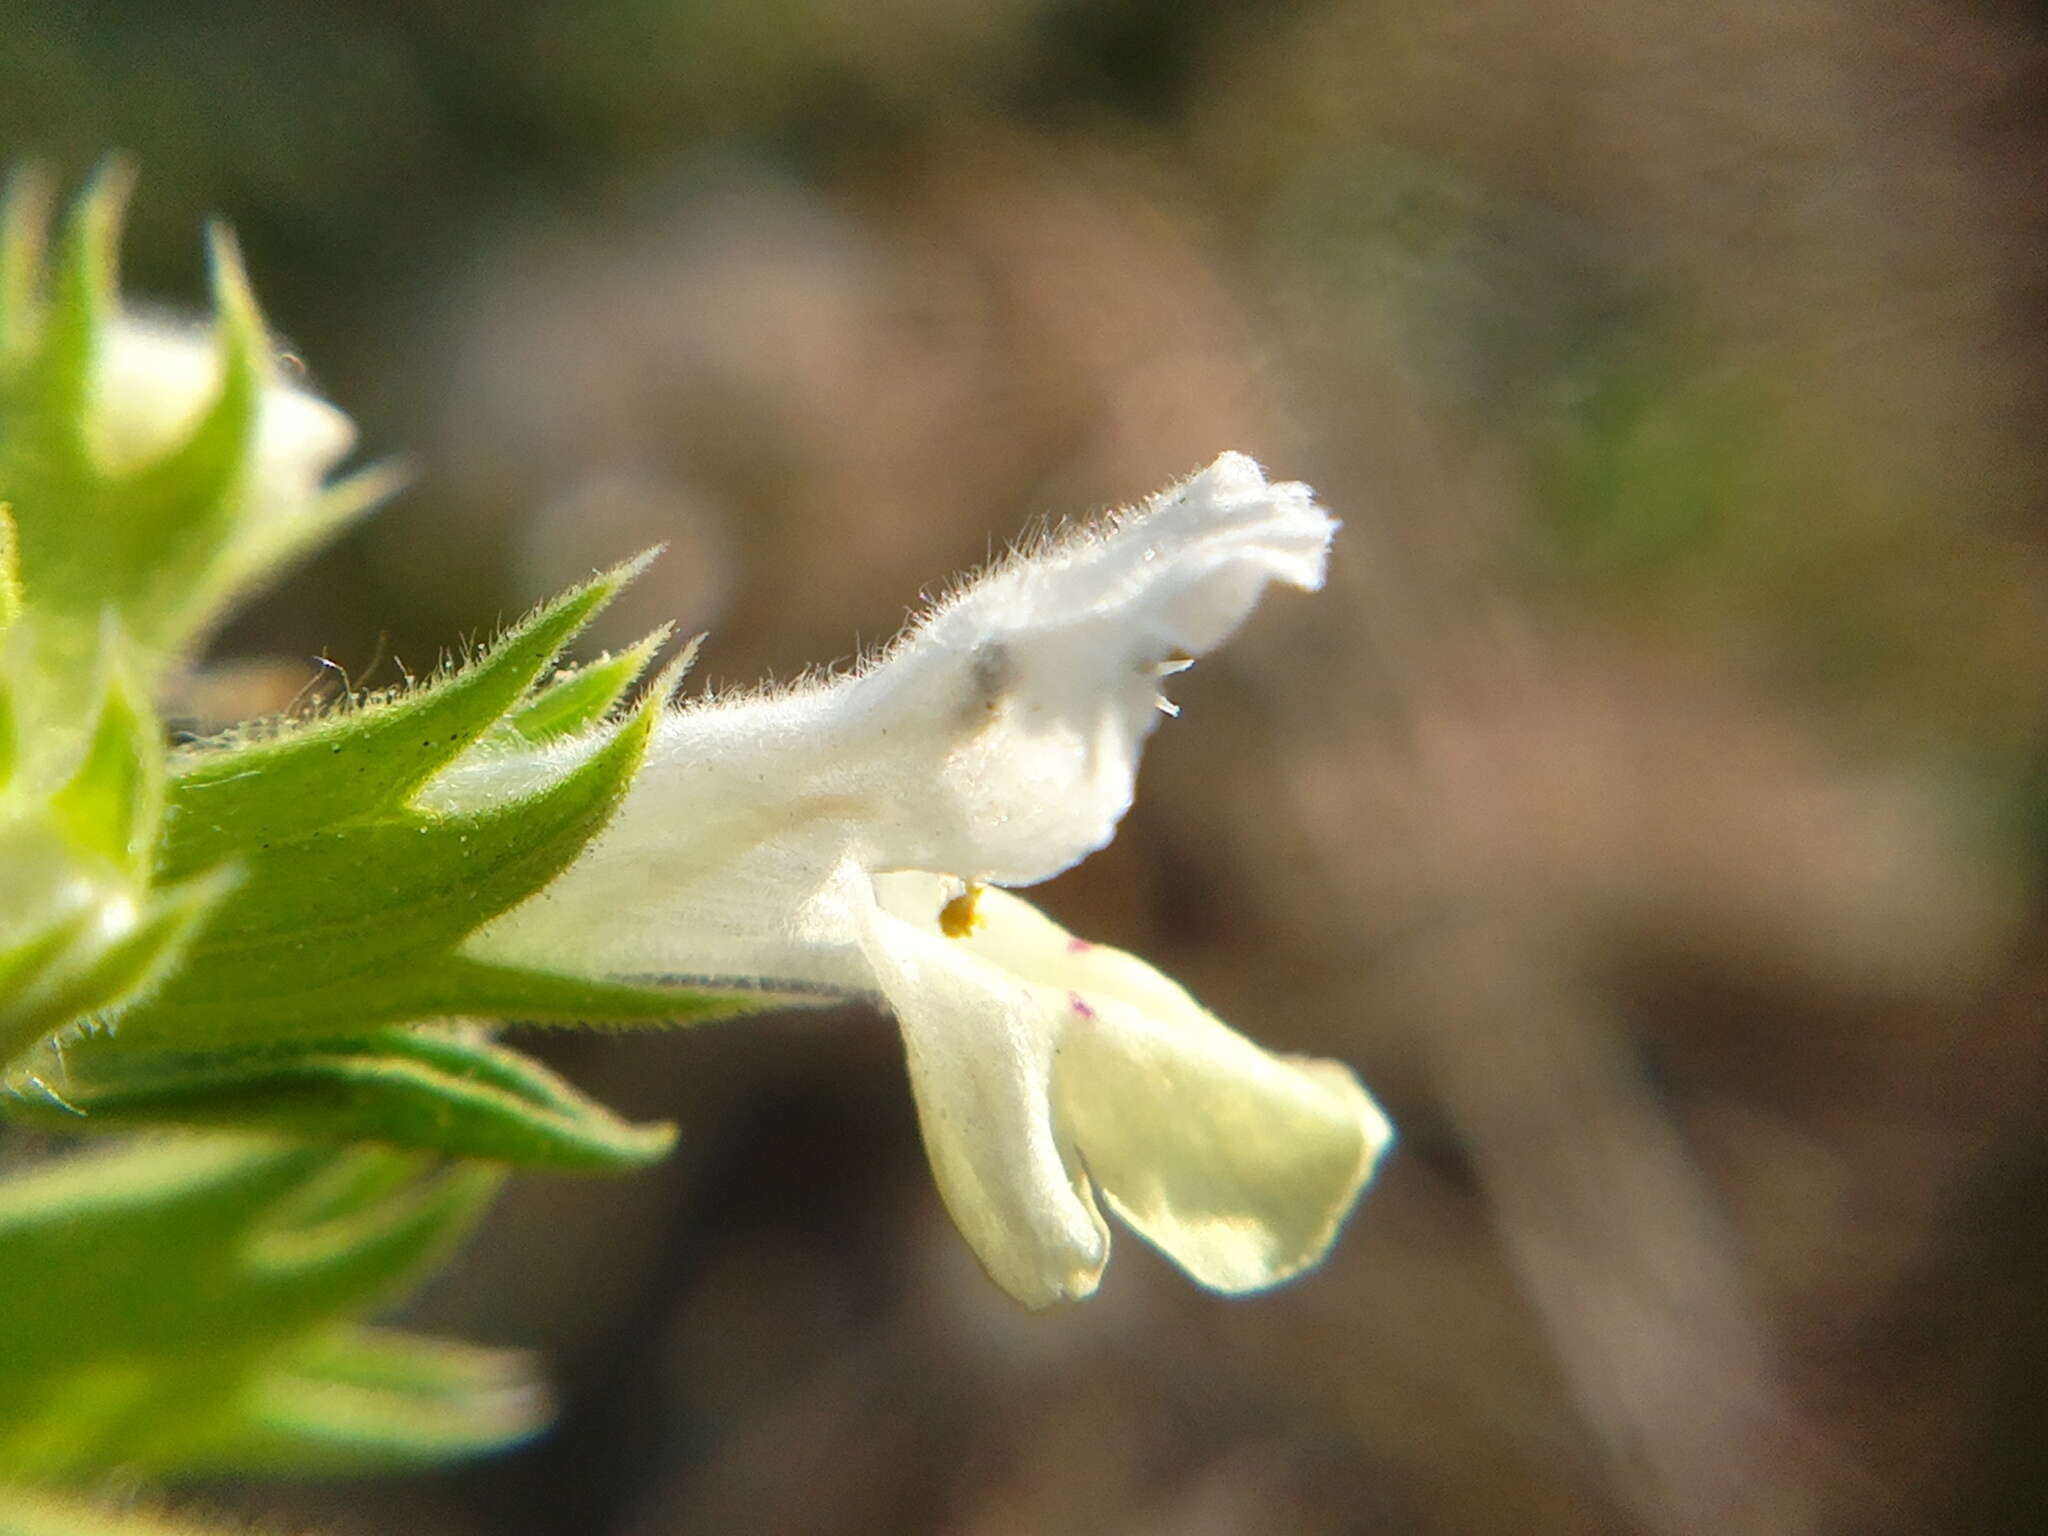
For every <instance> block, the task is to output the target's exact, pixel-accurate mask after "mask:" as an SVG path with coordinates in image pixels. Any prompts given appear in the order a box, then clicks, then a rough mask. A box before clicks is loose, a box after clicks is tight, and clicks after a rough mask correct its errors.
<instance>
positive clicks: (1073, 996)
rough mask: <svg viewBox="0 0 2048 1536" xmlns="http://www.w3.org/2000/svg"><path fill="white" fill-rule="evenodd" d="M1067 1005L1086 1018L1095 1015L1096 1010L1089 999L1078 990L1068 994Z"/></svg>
mask: <svg viewBox="0 0 2048 1536" xmlns="http://www.w3.org/2000/svg"><path fill="white" fill-rule="evenodd" d="M1067 1006H1068V1007H1069V1008H1071V1009H1073V1010H1074V1012H1076V1013H1078V1014H1079V1015H1081V1017H1082V1018H1084V1019H1092V1018H1094V1017H1095V1010H1094V1009H1093V1008H1090V1007H1089V1006H1088V1002H1087V999H1085V998H1083V997H1082V996H1081V994H1080V993H1078V992H1069V993H1068V994H1067Z"/></svg>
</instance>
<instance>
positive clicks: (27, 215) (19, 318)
mask: <svg viewBox="0 0 2048 1536" xmlns="http://www.w3.org/2000/svg"><path fill="white" fill-rule="evenodd" d="M55 202H56V188H55V186H54V185H53V184H52V182H51V180H50V177H49V176H48V175H47V174H46V173H45V172H44V171H43V170H42V169H41V168H40V167H37V166H32V165H21V166H16V167H15V168H14V170H13V171H11V172H10V173H9V174H8V177H7V182H6V185H5V186H4V187H0V369H4V368H6V367H7V366H8V365H9V364H10V363H11V362H12V361H13V360H14V359H16V358H18V357H19V356H21V355H22V354H24V353H25V352H26V351H27V350H28V348H29V346H30V344H31V343H32V341H33V340H34V336H35V326H36V319H37V311H38V306H39V305H40V304H41V302H42V281H43V245H44V242H45V240H46V239H47V238H48V234H49V228H50V211H51V209H52V208H53V207H54V206H55Z"/></svg>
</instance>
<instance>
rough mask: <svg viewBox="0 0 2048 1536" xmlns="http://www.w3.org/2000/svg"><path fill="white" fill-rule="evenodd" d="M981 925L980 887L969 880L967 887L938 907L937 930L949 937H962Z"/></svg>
mask: <svg viewBox="0 0 2048 1536" xmlns="http://www.w3.org/2000/svg"><path fill="white" fill-rule="evenodd" d="M980 926H981V887H980V886H979V885H976V884H975V883H974V882H973V881H969V882H968V884H967V889H966V890H964V891H962V892H961V893H960V894H959V895H958V896H955V897H954V898H953V899H952V900H951V901H949V902H947V903H946V904H945V905H944V906H943V907H941V908H939V932H941V933H943V934H944V935H945V936H946V937H947V938H949V939H964V938H966V937H967V935H969V934H970V933H972V932H974V930H975V929H977V928H979V927H980Z"/></svg>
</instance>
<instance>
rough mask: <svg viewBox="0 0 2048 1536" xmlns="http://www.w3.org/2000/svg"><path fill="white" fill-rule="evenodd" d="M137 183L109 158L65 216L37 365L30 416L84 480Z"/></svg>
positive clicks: (41, 441) (53, 450) (46, 445)
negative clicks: (97, 372)
mask: <svg viewBox="0 0 2048 1536" xmlns="http://www.w3.org/2000/svg"><path fill="white" fill-rule="evenodd" d="M134 186H135V173H134V170H133V168H132V167H131V166H130V165H129V164H128V163H127V162H126V161H124V160H119V159H113V160H108V161H107V162H105V163H104V164H103V165H102V166H101V167H100V169H99V172H98V174H97V175H95V176H94V177H93V180H92V185H91V186H90V187H88V188H87V190H86V192H85V194H84V195H83V196H82V197H80V198H79V199H78V201H77V202H76V203H75V204H74V205H73V206H72V209H71V213H70V216H69V217H68V218H67V219H66V220H65V224H64V231H63V235H62V237H61V239H60V241H59V244H58V254H57V269H56V273H55V281H54V284H53V290H54V291H53V292H52V294H51V298H50V302H49V304H48V305H47V307H46V308H45V309H44V310H43V312H42V314H41V315H40V317H39V319H40V322H41V323H40V326H39V331H38V335H37V338H36V339H37V348H36V352H35V357H34V361H33V363H32V364H31V365H30V369H29V374H30V386H29V391H28V397H29V400H30V402H31V408H30V413H29V414H30V420H31V422H32V424H33V427H34V428H35V429H36V432H35V435H36V437H37V439H38V446H39V447H40V448H41V449H42V450H43V452H45V453H46V454H48V455H49V456H50V457H51V458H52V459H53V460H54V461H55V462H56V464H57V465H58V466H59V467H60V468H61V469H62V470H65V471H69V473H70V475H71V476H72V477H73V478H83V477H84V473H85V471H86V468H87V466H88V465H89V463H90V460H91V451H90V447H89V443H88V438H87V431H86V420H87V413H88V412H89V411H90V410H91V408H92V363H93V357H94V355H95V353H96V352H97V350H98V347H99V338H100V333H101V332H102V331H103V330H104V328H105V327H106V325H107V323H108V322H109V321H110V320H112V318H113V317H114V314H115V312H116V310H117V308H118V306H119V303H120V300H119V296H118V288H119V278H120V266H119V247H120V237H121V216H122V213H123V211H124V210H125V209H126V207H127V205H128V196H129V193H130V192H131V191H132V190H133V189H134ZM15 281H17V282H22V281H23V280H22V279H21V278H19V277H17V278H16V279H15ZM23 286H26V284H25V283H24V284H23Z"/></svg>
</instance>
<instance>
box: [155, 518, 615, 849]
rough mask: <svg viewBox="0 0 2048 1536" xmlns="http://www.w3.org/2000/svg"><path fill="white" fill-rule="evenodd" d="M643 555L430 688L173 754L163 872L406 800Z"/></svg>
mask: <svg viewBox="0 0 2048 1536" xmlns="http://www.w3.org/2000/svg"><path fill="white" fill-rule="evenodd" d="M646 559H647V557H646V556H642V557H641V558H640V559H639V560H635V561H630V562H628V563H627V564H625V565H621V566H618V567H615V568H614V569H612V570H611V571H608V572H606V573H605V574H604V575H602V576H599V577H597V578H596V579H595V580H593V581H590V582H587V583H585V584H584V585H583V586H580V587H577V588H574V589H573V590H571V591H569V592H567V593H565V594H564V595H563V596H561V597H559V598H557V599H555V600H554V601H553V602H552V603H549V604H547V605H546V606H545V607H542V608H540V609H538V610H536V611H535V612H534V613H533V614H531V615H530V616H529V617H527V618H526V619H525V620H524V621H522V622H521V623H520V624H519V625H517V626H516V627H515V628H514V629H512V630H511V631H510V632H509V633H507V634H506V635H505V637H504V638H503V639H501V640H500V641H499V642H498V643H497V644H496V645H495V646H493V647H492V648H491V650H490V651H489V652H488V653H487V654H485V655H483V656H481V657H479V658H478V659H477V660H475V661H473V662H471V663H470V664H469V665H468V666H467V667H465V668H463V669H462V670H461V671H460V672H457V673H454V674H453V675H451V676H448V677H444V678H442V679H439V680H437V681H435V682H433V683H430V684H428V685H427V686H425V687H422V688H417V689H414V690H412V691H411V692H408V693H404V694H400V695H398V696H397V697H395V698H393V699H389V700H386V701H383V702H380V703H377V704H374V705H369V706H365V707H363V708H360V709H358V710H354V711H350V712H346V713H341V714H336V715H332V716H329V717H328V718H326V719H323V720H321V721H318V722H317V723H315V724H313V725H309V726H303V727H299V728H296V729H293V730H290V731H288V732H287V733H285V734H283V735H280V736H277V737H275V738H273V739H270V740H264V741H253V742H249V743H246V744H243V745H239V746H230V747H224V748H223V747H209V748H200V749H195V750H193V751H190V752H187V753H185V754H183V755H182V756H180V757H179V758H178V759H176V760H174V762H173V764H172V778H171V786H170V803H169V807H168V814H167V816H166V824H165V831H164V839H163V843H162V845H161V847H160V849H159V851H158V854H157V868H158V872H159V874H160V875H163V876H166V877H175V876H177V875H180V874H184V873H188V872H190V871H193V870H197V869H204V868H206V867H208V866H209V865H213V864H217V863H221V862H223V861H225V860H227V859H231V858H234V857H236V856H238V855H241V854H243V853H245V852H251V851H256V850H260V849H262V848H263V847H264V846H265V845H266V844H268V845H275V844H277V843H280V842H283V841H288V840H291V839H295V838H310V837H313V836H316V835H317V834H319V833H321V832H322V831H324V830H326V829H328V828H330V827H333V826H335V825H337V824H339V823H342V822H345V821H351V820H354V819H356V818H358V817H365V816H370V815H373V814H375V813H377V812H380V811H389V810H392V809H394V808H396V807H398V806H400V805H402V804H403V803H404V801H405V800H406V799H407V798H408V797H409V796H410V795H411V794H412V793H413V791H414V790H416V789H418V788H419V786H420V785H421V784H423V783H425V782H426V780H427V779H428V778H430V777H431V776H432V775H433V774H434V773H435V771H436V770H438V769H440V768H441V767H443V766H445V765H446V764H447V763H448V762H449V761H450V760H452V759H453V758H454V757H455V756H456V755H457V754H459V753H460V752H461V751H462V750H463V748H465V747H467V746H468V745H469V744H470V743H471V742H473V741H475V740H476V739H477V738H478V737H479V736H481V735H482V734H483V733H484V732H485V731H486V730H488V729H489V728H490V727H491V725H492V724H493V723H495V722H496V721H497V720H498V718H499V717H500V716H501V715H503V714H504V713H505V712H506V711H507V710H509V709H510V708H512V706H513V705H514V704H515V703H517V702H518V700H519V698H520V696H521V695H522V694H524V693H525V692H526V690H527V689H528V688H529V687H530V686H531V685H532V683H533V680H534V679H535V678H536V677H537V676H539V675H540V672H541V670H542V668H544V667H545V666H546V665H547V664H548V663H549V662H550V661H551V660H553V659H554V656H555V653H556V652H557V651H559V650H560V649H561V648H562V647H563V646H564V645H566V644H567V643H568V641H569V639H570V638H571V637H572V636H573V635H574V634H575V633H576V632H577V631H578V630H579V629H581V628H582V627H583V626H584V625H585V624H586V623H588V622H589V620H590V619H591V617H592V616H593V615H595V614H596V612H597V611H598V610H599V609H600V608H602V607H603V606H604V605H605V604H606V603H607V602H609V601H610V600H611V598H612V596H613V594H614V593H616V592H617V591H618V590H619V588H620V587H622V586H624V585H625V584H626V583H627V582H628V581H630V580H632V578H633V577H634V576H636V575H637V574H639V572H640V570H641V568H642V567H643V566H644V564H645V563H646Z"/></svg>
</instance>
